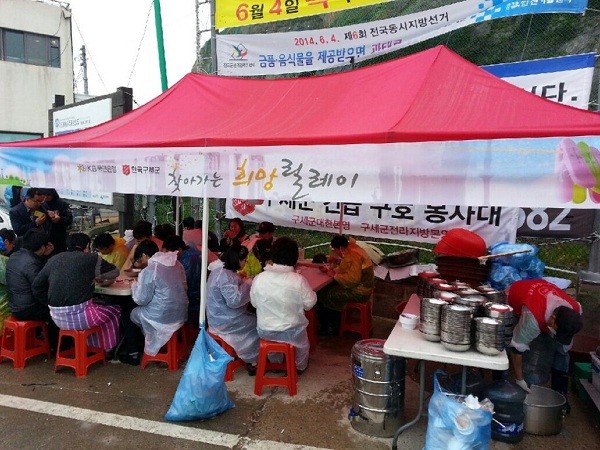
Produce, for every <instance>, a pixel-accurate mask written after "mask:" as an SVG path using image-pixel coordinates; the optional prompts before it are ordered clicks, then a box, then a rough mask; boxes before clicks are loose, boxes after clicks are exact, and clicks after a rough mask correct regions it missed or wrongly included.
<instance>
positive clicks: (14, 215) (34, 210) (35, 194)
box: [8, 187, 52, 236]
mask: <svg viewBox="0 0 600 450" xmlns="http://www.w3.org/2000/svg"><path fill="white" fill-rule="evenodd" d="M43 201H44V195H43V194H42V193H41V192H40V190H39V189H38V188H33V187H32V188H29V189H28V190H27V194H25V198H24V199H23V201H22V202H21V203H19V204H18V205H17V206H14V207H12V208H10V211H9V212H8V215H9V217H10V223H11V225H12V227H13V230H14V232H15V233H16V234H17V236H23V235H24V234H25V233H26V232H27V230H31V229H32V228H38V229H40V230H43V231H44V232H46V233H47V234H49V233H50V228H51V226H52V221H51V220H50V218H49V217H48V214H46V209H45V208H44V207H43V206H42V202H43Z"/></svg>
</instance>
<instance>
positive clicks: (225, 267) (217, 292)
mask: <svg viewBox="0 0 600 450" xmlns="http://www.w3.org/2000/svg"><path fill="white" fill-rule="evenodd" d="M247 257H248V249H247V248H246V247H243V246H242V245H240V244H239V243H233V244H232V245H230V246H229V247H228V248H227V250H225V252H224V253H223V254H222V255H221V259H220V260H218V261H214V262H212V263H210V264H209V266H208V270H210V275H209V277H208V283H207V286H206V315H207V319H208V325H209V327H210V332H211V333H213V334H215V335H217V336H219V337H220V338H221V339H223V340H224V341H225V342H227V343H228V344H229V345H231V346H232V347H233V349H234V350H235V352H236V353H237V355H238V357H239V358H240V359H241V360H242V361H244V362H245V363H246V368H247V369H248V373H249V374H250V375H254V374H255V373H256V369H255V366H256V363H257V361H258V345H259V337H258V332H257V331H256V316H255V315H254V314H252V313H250V312H249V311H248V309H247V307H248V303H250V285H251V279H249V278H248V279H243V278H242V277H240V276H239V275H238V274H237V271H238V270H239V269H240V267H241V266H242V265H243V264H244V263H245V262H246V258H247Z"/></svg>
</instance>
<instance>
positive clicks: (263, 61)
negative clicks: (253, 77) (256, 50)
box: [258, 55, 275, 67]
mask: <svg viewBox="0 0 600 450" xmlns="http://www.w3.org/2000/svg"><path fill="white" fill-rule="evenodd" d="M258 63H259V65H260V67H275V56H273V55H258Z"/></svg>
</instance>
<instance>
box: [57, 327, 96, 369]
mask: <svg viewBox="0 0 600 450" xmlns="http://www.w3.org/2000/svg"><path fill="white" fill-rule="evenodd" d="M96 333H97V334H98V339H99V340H100V347H91V346H88V343H87V340H88V337H89V336H91V335H93V334H96ZM64 337H71V338H73V341H74V346H73V348H70V349H68V350H60V348H61V343H62V340H63V338H64ZM58 349H59V350H57V351H56V362H55V363H54V372H55V373H56V372H57V370H58V367H59V366H66V367H72V368H73V369H75V376H76V377H77V378H81V377H85V376H87V370H88V367H90V366H91V365H92V364H94V363H96V362H98V361H102V364H103V365H106V360H105V354H104V343H103V342H102V334H101V333H100V327H94V328H90V329H89V330H60V332H59V333H58Z"/></svg>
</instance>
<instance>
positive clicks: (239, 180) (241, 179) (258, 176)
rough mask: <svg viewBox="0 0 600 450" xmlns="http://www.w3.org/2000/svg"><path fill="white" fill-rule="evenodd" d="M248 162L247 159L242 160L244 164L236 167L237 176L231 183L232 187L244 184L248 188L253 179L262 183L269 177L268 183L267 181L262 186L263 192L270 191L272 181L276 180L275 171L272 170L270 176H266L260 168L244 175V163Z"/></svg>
mask: <svg viewBox="0 0 600 450" xmlns="http://www.w3.org/2000/svg"><path fill="white" fill-rule="evenodd" d="M247 162H248V159H247V158H246V159H244V162H243V163H242V165H241V166H238V167H237V168H236V170H238V172H239V173H238V174H237V175H236V176H235V180H236V181H234V182H233V185H234V186H241V185H242V184H245V185H246V186H250V183H252V180H253V179H255V180H257V181H262V180H264V179H266V178H267V176H268V177H269V181H267V182H266V183H265V184H264V186H263V189H264V190H265V191H270V190H271V189H273V179H274V178H277V177H278V176H277V169H273V170H272V171H271V174H270V175H267V172H266V171H265V169H263V168H262V167H259V168H258V169H257V170H256V171H254V170H252V171H251V172H250V173H249V174H247V175H246V163H247Z"/></svg>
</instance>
